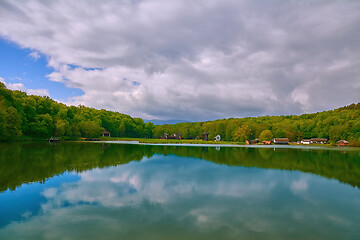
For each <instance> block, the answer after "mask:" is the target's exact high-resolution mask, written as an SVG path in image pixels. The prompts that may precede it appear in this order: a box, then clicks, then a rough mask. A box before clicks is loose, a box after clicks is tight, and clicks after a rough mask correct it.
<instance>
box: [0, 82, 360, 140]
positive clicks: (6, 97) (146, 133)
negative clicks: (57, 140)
mask: <svg viewBox="0 0 360 240" xmlns="http://www.w3.org/2000/svg"><path fill="white" fill-rule="evenodd" d="M103 130H107V131H109V132H110V133H111V136H113V137H137V138H142V137H145V138H152V137H155V138H161V137H162V136H163V135H164V133H168V134H169V135H171V134H178V135H181V137H182V138H183V139H195V138H197V137H201V136H202V133H203V132H205V131H206V132H208V133H209V139H213V138H214V137H215V136H216V135H220V136H221V138H222V140H228V141H238V142H244V141H245V140H247V139H255V138H259V139H260V140H270V139H271V138H272V137H277V138H281V137H288V138H289V139H290V141H298V140H301V139H303V138H315V137H318V138H327V139H329V140H330V142H332V143H334V142H336V141H337V140H340V139H346V140H348V141H350V143H354V144H359V143H360V103H358V104H351V105H349V106H345V107H341V108H339V109H335V110H331V111H325V112H319V113H313V114H303V115H300V116H293V115H291V116H264V117H256V118H255V117H248V118H230V119H222V120H215V121H208V122H192V123H177V124H171V125H169V124H164V125H155V126H154V125H153V124H152V123H151V122H149V123H146V124H145V123H144V121H143V120H142V119H140V118H132V117H130V116H129V115H125V114H121V113H118V112H112V111H106V110H103V109H102V110H97V109H94V108H88V107H85V106H78V107H75V106H66V105H64V104H62V103H58V102H56V101H54V100H52V99H50V98H49V97H40V96H35V95H27V94H26V93H24V92H21V91H12V90H9V89H6V87H5V86H4V84H2V83H0V141H7V140H12V139H17V138H18V137H20V136H21V135H25V136H32V137H50V136H58V137H80V136H82V137H98V136H99V135H100V133H101V132H102V131H103Z"/></svg>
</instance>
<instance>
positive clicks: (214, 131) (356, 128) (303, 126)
mask: <svg viewBox="0 0 360 240" xmlns="http://www.w3.org/2000/svg"><path fill="white" fill-rule="evenodd" d="M165 132H166V133H168V134H179V135H180V136H181V137H182V138H183V139H195V138H197V137H198V138H201V136H202V133H204V132H207V133H209V139H213V138H214V137H215V136H216V135H220V136H221V139H222V140H226V141H237V142H245V141H246V140H253V139H256V138H258V139H259V140H260V141H264V140H271V139H272V138H273V137H276V138H289V140H290V141H299V140H301V139H304V138H305V139H309V138H327V139H329V140H330V142H332V143H335V142H336V141H338V140H340V139H346V140H348V141H350V143H359V142H360V103H358V104H351V105H349V106H345V107H342V108H339V109H335V110H330V111H324V112H318V113H312V114H302V115H299V116H297V115H288V116H262V117H246V118H229V119H220V120H215V121H207V122H192V123H178V124H172V125H168V124H165V125H156V126H155V129H154V136H155V137H156V138H161V136H163V134H164V133H165Z"/></svg>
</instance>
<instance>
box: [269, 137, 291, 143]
mask: <svg viewBox="0 0 360 240" xmlns="http://www.w3.org/2000/svg"><path fill="white" fill-rule="evenodd" d="M273 142H274V144H289V138H274V139H273Z"/></svg>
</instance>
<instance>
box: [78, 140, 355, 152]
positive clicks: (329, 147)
mask: <svg viewBox="0 0 360 240" xmlns="http://www.w3.org/2000/svg"><path fill="white" fill-rule="evenodd" d="M80 142H91V143H107V144H135V145H149V146H180V147H215V148H220V147H238V148H273V149H275V148H278V149H289V148H291V149H306V150H321V149H323V150H339V151H341V150H346V151H348V150H353V151H356V150H358V151H360V147H351V146H345V147H343V146H341V147H340V146H333V145H331V144H316V145H315V144H314V145H313V146H309V145H303V144H283V145H282V144H271V145H263V144H252V145H247V144H237V143H231V144H229V143H154V142H153V143H151V142H141V141H138V140H114V141H106V140H100V141H80Z"/></svg>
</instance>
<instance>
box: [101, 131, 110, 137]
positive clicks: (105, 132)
mask: <svg viewBox="0 0 360 240" xmlns="http://www.w3.org/2000/svg"><path fill="white" fill-rule="evenodd" d="M101 136H102V137H110V132H108V131H106V130H105V131H103V132H102V133H101Z"/></svg>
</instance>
